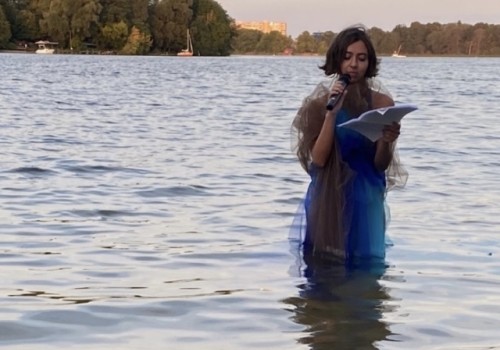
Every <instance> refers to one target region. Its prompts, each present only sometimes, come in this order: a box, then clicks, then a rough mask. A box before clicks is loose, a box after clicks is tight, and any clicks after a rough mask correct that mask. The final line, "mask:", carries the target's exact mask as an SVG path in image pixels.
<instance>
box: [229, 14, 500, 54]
mask: <svg viewBox="0 0 500 350" xmlns="http://www.w3.org/2000/svg"><path fill="white" fill-rule="evenodd" d="M367 31H368V33H369V35H370V37H371V39H372V41H373V44H374V46H375V49H376V50H377V53H378V54H381V55H390V54H393V53H394V52H395V51H397V50H398V49H401V51H400V54H404V55H414V56H424V55H447V56H500V25H494V24H487V23H476V24H474V25H471V24H464V23H461V22H457V23H448V24H440V23H428V24H422V23H419V22H413V23H411V25H410V26H409V27H408V26H405V25H398V26H396V27H395V28H394V29H393V30H391V31H384V30H382V29H380V28H377V27H373V28H369V29H367ZM335 35H336V33H334V32H331V31H327V32H323V33H310V32H308V31H304V32H302V33H301V34H300V35H299V36H298V37H297V38H296V39H295V40H293V39H292V38H291V37H286V36H284V35H281V34H280V33H278V32H271V33H269V34H264V33H262V32H259V31H256V30H246V29H240V30H238V36H237V37H236V38H235V39H234V41H233V48H234V51H235V53H239V54H280V53H288V54H290V53H292V54H301V55H304V54H324V53H325V52H326V51H327V49H328V46H329V45H330V43H331V41H332V40H333V38H334V37H335Z"/></svg>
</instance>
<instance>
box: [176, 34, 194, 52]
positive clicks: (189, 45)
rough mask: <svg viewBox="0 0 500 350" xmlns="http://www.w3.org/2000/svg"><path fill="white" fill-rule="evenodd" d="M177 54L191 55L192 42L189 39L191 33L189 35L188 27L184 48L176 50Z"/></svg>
mask: <svg viewBox="0 0 500 350" xmlns="http://www.w3.org/2000/svg"><path fill="white" fill-rule="evenodd" d="M177 56H193V42H192V41H191V35H189V29H188V30H187V43H186V48H185V49H183V50H181V51H180V52H178V53H177Z"/></svg>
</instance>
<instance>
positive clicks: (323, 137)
mask: <svg viewBox="0 0 500 350" xmlns="http://www.w3.org/2000/svg"><path fill="white" fill-rule="evenodd" d="M378 64H379V62H378V59H377V55H376V53H375V49H374V47H373V44H372V42H371V40H370V38H369V36H368V34H367V33H366V31H365V29H364V28H362V27H349V28H347V29H345V30H343V31H342V32H340V33H339V34H338V35H337V36H336V37H335V40H334V41H333V43H332V44H331V46H330V48H329V49H328V52H327V53H326V61H325V63H324V65H322V66H321V67H320V68H321V69H322V70H324V72H325V74H326V75H327V76H333V81H334V82H333V84H329V85H326V84H319V85H318V86H317V87H316V89H315V90H314V92H313V93H312V94H311V95H310V96H308V97H307V98H306V99H305V100H304V102H303V105H302V107H301V108H300V109H299V111H298V113H297V116H296V117H295V119H294V121H293V128H294V129H295V131H296V133H297V135H298V142H297V150H296V152H297V156H298V158H299V160H300V162H301V165H302V167H303V168H304V169H305V170H306V171H307V172H308V174H309V175H310V177H311V183H310V185H309V188H308V191H307V194H306V198H305V200H304V209H305V210H304V212H303V214H302V215H305V225H302V226H301V238H300V239H301V243H302V247H303V251H304V253H305V254H312V255H322V254H327V255H330V254H331V253H333V254H334V255H335V256H337V257H339V258H341V259H342V260H344V261H346V262H354V263H355V262H357V261H366V260H373V259H377V260H381V261H383V259H384V257H385V231H386V219H387V215H386V214H387V213H386V210H385V195H386V192H387V190H389V189H390V188H392V187H393V186H395V185H404V183H405V181H406V174H405V173H404V171H403V169H402V168H401V167H400V165H399V161H398V158H397V156H396V154H395V144H396V140H397V139H398V137H399V134H400V125H399V124H397V123H393V124H392V125H387V126H386V127H385V129H384V131H383V136H382V138H380V139H379V140H377V141H376V142H372V141H370V140H368V139H367V138H365V137H364V136H362V135H361V134H358V133H356V132H355V131H352V130H350V129H347V128H342V127H338V125H339V124H341V123H343V122H345V121H347V120H349V119H352V118H356V117H358V116H359V115H360V114H361V113H363V112H365V111H367V110H370V109H375V108H381V107H388V106H393V105H394V101H393V100H392V98H391V96H390V94H389V93H388V92H385V91H383V90H382V88H381V86H380V84H379V83H377V81H376V80H375V79H374V78H375V76H376V75H377V72H378ZM346 76H347V77H348V78H347V79H348V80H350V81H349V83H348V84H346V82H345V81H344V82H343V81H342V79H339V77H346ZM349 78H350V79H349ZM331 96H338V99H339V100H338V103H337V104H336V105H335V107H333V109H331V110H327V109H326V105H327V103H328V101H329V99H330V97H331Z"/></svg>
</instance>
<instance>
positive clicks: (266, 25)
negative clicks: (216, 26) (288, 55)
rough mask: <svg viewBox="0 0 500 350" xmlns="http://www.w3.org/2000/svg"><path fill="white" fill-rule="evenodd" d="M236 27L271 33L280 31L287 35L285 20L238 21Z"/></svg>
mask: <svg viewBox="0 0 500 350" xmlns="http://www.w3.org/2000/svg"><path fill="white" fill-rule="evenodd" d="M236 27H237V28H242V29H254V30H259V31H261V32H263V33H270V32H273V31H276V32H279V33H280V34H282V35H285V36H286V23H285V22H270V21H250V22H248V21H236Z"/></svg>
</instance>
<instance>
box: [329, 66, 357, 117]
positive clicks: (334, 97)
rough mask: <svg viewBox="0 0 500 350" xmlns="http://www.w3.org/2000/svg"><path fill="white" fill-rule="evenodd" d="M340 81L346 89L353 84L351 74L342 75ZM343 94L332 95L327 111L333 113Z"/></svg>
mask: <svg viewBox="0 0 500 350" xmlns="http://www.w3.org/2000/svg"><path fill="white" fill-rule="evenodd" d="M339 81H340V82H341V83H342V84H343V85H344V88H346V87H347V85H349V83H350V82H351V77H350V76H349V74H342V75H341V76H340V77H339ZM344 91H345V90H344ZM342 94H343V93H342ZM342 94H332V95H330V99H329V100H328V104H327V105H326V109H327V110H329V111H331V110H332V109H333V107H335V105H336V104H337V103H338V102H339V100H340V97H341V96H342Z"/></svg>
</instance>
